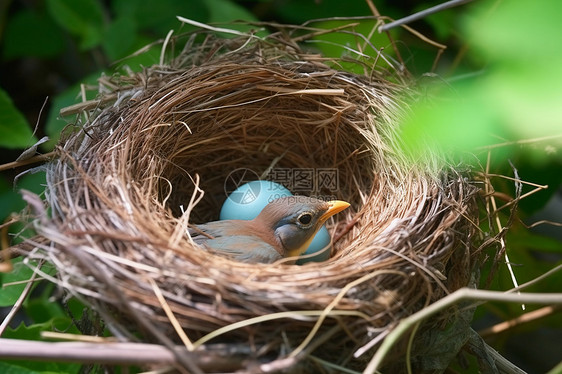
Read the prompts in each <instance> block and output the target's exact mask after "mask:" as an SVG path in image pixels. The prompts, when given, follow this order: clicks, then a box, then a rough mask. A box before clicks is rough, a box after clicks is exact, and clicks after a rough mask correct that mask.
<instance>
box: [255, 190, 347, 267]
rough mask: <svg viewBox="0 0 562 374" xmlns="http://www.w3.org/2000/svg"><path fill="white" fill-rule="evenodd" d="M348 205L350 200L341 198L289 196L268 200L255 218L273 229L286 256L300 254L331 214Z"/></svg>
mask: <svg viewBox="0 0 562 374" xmlns="http://www.w3.org/2000/svg"><path fill="white" fill-rule="evenodd" d="M348 206H349V203H346V202H345V201H340V200H332V201H323V200H319V199H315V198H312V197H306V196H287V197H281V198H279V199H276V200H274V201H272V202H271V203H269V204H268V205H267V206H266V207H265V208H263V210H262V211H261V213H260V214H259V215H258V216H257V217H256V218H255V220H256V221H260V223H261V224H264V225H266V226H267V227H270V228H271V229H273V231H274V235H275V237H276V239H277V240H278V241H279V242H280V243H281V245H282V246H283V248H284V249H285V254H284V256H285V257H292V256H299V255H301V254H302V253H304V252H305V251H306V249H307V248H308V246H309V244H310V242H311V241H312V239H313V238H314V235H315V234H316V232H318V230H319V229H320V228H321V227H322V225H323V224H324V223H325V222H326V221H327V220H328V218H330V217H331V216H333V215H334V214H336V213H338V212H341V211H342V210H344V209H345V208H347V207H348Z"/></svg>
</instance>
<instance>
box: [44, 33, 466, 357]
mask: <svg viewBox="0 0 562 374" xmlns="http://www.w3.org/2000/svg"><path fill="white" fill-rule="evenodd" d="M190 48H191V51H190V52H188V53H183V54H182V55H181V56H180V58H176V59H175V60H173V61H172V62H171V63H170V64H168V65H166V66H160V65H158V66H153V67H151V68H147V69H145V70H144V71H143V72H142V73H139V74H131V75H129V76H115V77H111V78H108V79H107V80H106V82H113V83H114V86H112V87H114V88H113V90H112V92H109V93H107V92H106V93H104V94H103V95H102V96H101V97H102V99H103V97H106V98H108V97H109V98H111V100H105V101H104V100H102V99H100V101H99V102H103V103H104V104H103V105H100V106H98V107H97V108H95V109H94V110H89V111H87V114H88V116H87V117H84V118H86V119H85V120H83V121H81V122H82V123H79V124H78V125H77V126H76V127H75V129H74V131H70V133H68V134H66V135H65V136H64V137H63V139H62V140H61V142H60V144H59V146H58V148H57V154H58V157H57V158H56V159H55V160H54V161H52V162H51V163H49V164H48V165H47V192H46V201H47V203H48V206H49V207H50V209H51V211H52V218H50V219H49V220H48V221H40V222H38V223H37V230H38V231H39V232H40V233H41V234H42V235H43V236H45V237H46V238H48V239H49V240H50V241H51V243H52V245H50V246H47V247H45V248H43V252H44V251H45V250H46V251H47V252H48V258H49V259H50V261H51V262H52V263H54V264H55V265H56V266H57V268H58V271H59V279H61V284H64V286H65V287H66V288H67V289H69V291H70V292H71V293H72V294H74V295H77V296H79V297H81V298H82V299H84V300H86V301H87V302H89V303H90V304H91V305H94V306H96V307H97V308H98V309H99V310H100V311H102V313H104V315H105V317H106V321H107V322H108V324H109V325H110V328H112V329H113V330H112V331H113V332H114V333H115V334H117V335H120V336H127V334H126V332H125V331H131V330H133V331H134V330H135V329H137V330H141V331H144V332H146V331H145V327H146V321H148V323H150V324H152V325H155V326H158V328H159V329H161V330H162V331H167V332H168V335H169V336H174V335H175V332H174V328H173V327H172V325H171V324H170V320H169V316H168V315H166V313H165V312H164V308H163V306H162V300H161V299H160V298H159V297H158V295H157V294H158V292H161V293H162V295H163V297H164V299H165V300H166V303H167V304H168V305H169V307H170V308H171V311H172V312H173V315H174V317H175V318H176V319H177V321H178V322H179V325H181V327H182V328H183V331H184V332H185V334H186V335H187V337H188V338H189V339H190V340H191V341H192V342H196V345H197V340H198V339H201V338H204V339H205V337H208V336H209V335H207V334H209V333H212V332H214V331H217V329H219V328H222V327H224V326H229V325H231V324H233V323H235V322H240V321H249V320H250V319H252V318H259V317H260V316H268V315H270V316H272V317H271V318H270V320H269V321H268V320H267V319H264V320H259V319H257V320H252V322H251V323H248V324H247V325H245V326H243V327H240V328H235V329H234V328H233V329H232V331H230V332H228V333H225V334H217V336H216V337H214V338H213V339H210V342H211V343H215V342H217V343H218V342H220V343H228V344H234V345H237V344H239V345H243V346H246V347H248V346H249V347H253V348H252V349H250V351H251V353H250V355H251V356H252V357H257V358H261V359H264V358H265V357H270V358H271V357H273V358H277V357H279V356H283V355H284V354H288V353H289V352H291V351H293V350H294V349H295V348H296V347H297V346H299V345H300V344H301V343H302V342H303V341H304V340H305V338H306V337H307V336H309V334H310V333H311V331H312V329H313V327H314V326H315V325H316V324H318V326H319V327H320V328H319V329H318V330H317V331H316V332H315V333H314V334H313V336H312V335H311V337H312V338H313V339H312V340H311V341H312V342H313V343H312V345H311V344H309V345H307V348H310V349H309V351H308V353H314V354H316V355H318V356H320V357H323V358H324V359H329V360H330V361H332V362H333V363H334V364H337V365H346V366H347V367H350V366H355V367H362V365H364V356H362V357H360V358H359V359H357V358H355V357H354V353H355V352H357V350H358V349H360V348H361V347H364V346H365V345H366V344H369V342H371V341H373V339H376V338H377V336H379V335H381V334H384V333H385V331H387V330H388V329H390V328H392V327H393V326H395V323H396V321H398V320H399V319H400V318H403V317H404V316H407V315H409V314H411V313H413V312H415V311H417V310H419V309H421V308H422V307H423V306H424V305H427V304H428V303H430V302H432V301H434V300H436V299H438V298H440V297H443V296H444V295H446V294H447V293H448V292H451V291H454V290H455V289H458V288H460V287H462V286H466V285H467V284H468V283H469V279H470V273H471V262H472V260H473V259H472V257H471V253H472V251H473V249H472V248H473V247H472V245H471V243H472V241H473V237H472V236H473V234H474V227H473V223H472V222H471V221H472V220H475V218H474V216H475V209H474V188H473V187H472V186H471V185H470V184H469V183H468V182H466V180H465V178H464V177H463V176H462V175H461V174H460V173H458V172H456V171H455V170H453V169H452V168H450V167H449V166H446V165H445V163H440V162H438V161H435V160H434V159H432V160H428V161H427V162H425V161H424V162H420V163H419V164H416V165H413V164H412V163H410V162H407V157H406V156H404V155H403V154H402V153H401V151H400V147H399V143H400V142H399V135H398V128H397V125H398V123H399V120H400V117H401V115H403V113H404V111H405V109H407V108H406V107H407V104H406V101H405V100H404V97H405V96H408V95H410V88H408V85H407V84H405V83H400V82H399V81H396V80H395V81H394V83H393V82H391V81H390V80H389V79H386V78H385V77H384V76H383V75H382V74H379V73H377V71H376V69H375V68H373V67H372V66H371V67H369V69H372V71H370V73H369V74H352V73H349V72H345V71H341V70H338V69H337V66H338V65H337V63H332V62H333V61H331V60H327V59H325V58H323V57H322V56H319V55H318V54H311V53H309V52H304V51H302V50H300V49H299V48H298V47H297V46H295V45H294V44H293V43H273V42H271V40H262V39H257V38H255V39H251V40H244V41H241V42H240V43H235V42H233V41H232V40H228V41H224V40H221V39H212V38H211V39H208V40H207V41H206V42H205V43H203V44H202V45H201V46H199V47H197V48H195V47H193V45H190ZM106 87H107V85H106ZM435 165H438V166H437V167H436V166H435ZM240 169H243V170H251V171H252V172H254V173H255V174H256V175H258V176H260V177H261V178H271V179H275V173H276V172H278V171H279V170H282V171H283V172H287V171H289V172H290V173H293V174H292V175H293V177H294V174H296V173H297V172H299V173H302V174H303V175H307V174H306V173H311V172H312V173H313V174H314V175H315V177H316V179H315V180H314V183H313V184H312V185H308V187H306V188H303V189H301V190H300V192H299V191H297V192H298V193H302V194H307V195H315V196H320V197H323V196H330V197H336V198H338V199H342V200H346V201H348V202H350V203H351V204H352V206H351V208H350V209H348V210H347V211H345V212H343V213H340V214H338V215H337V216H336V217H334V218H333V219H332V220H331V221H330V222H329V224H328V229H329V231H330V232H331V234H332V236H333V238H334V246H333V250H332V256H331V258H330V260H328V261H326V262H323V263H308V264H306V265H302V266H297V265H288V264H244V263H238V262H235V261H232V260H229V259H226V258H223V257H219V256H215V255H212V254H209V253H207V252H205V251H204V250H202V249H200V248H198V247H196V246H194V244H192V242H191V241H190V238H189V236H188V235H187V233H186V231H187V225H188V224H189V223H191V222H195V223H199V222H205V221H209V220H214V219H217V218H218V212H219V210H220V206H221V204H222V203H223V202H224V200H225V199H226V193H225V190H228V186H227V187H225V183H226V184H228V180H229V178H230V177H231V176H232V173H233V172H234V171H237V170H240ZM323 170H324V171H325V170H328V171H331V173H332V174H331V175H332V176H334V175H335V177H336V179H335V180H334V179H331V180H330V183H329V184H322V183H320V182H319V177H318V174H317V173H318V171H323ZM334 172H335V173H334ZM315 173H316V174H315ZM285 175H286V174H285ZM277 177H279V176H277ZM225 181H226V182H225ZM292 181H293V182H295V179H292ZM281 182H283V181H281ZM295 183H297V182H295ZM334 183H335V184H334ZM289 187H291V186H289ZM292 187H295V186H294V185H293V186H292ZM226 192H227V191H226ZM108 306H110V307H112V308H113V309H114V310H119V313H107V312H103V310H104V308H106V307H108ZM303 311H304V312H303ZM280 312H294V313H293V314H291V315H287V314H285V315H281V314H278V315H276V314H275V313H280ZM307 313H308V314H307ZM139 318H142V319H143V320H145V324H144V325H142V324H139V323H138V321H139ZM319 319H320V320H321V323H319V322H318V321H319ZM131 321H135V322H133V323H131ZM135 326H136V327H135ZM143 326H144V327H143ZM147 336H148V339H154V336H151V335H150V332H147ZM381 336H382V335H381ZM174 340H177V341H179V338H178V339H175V338H174ZM199 342H202V343H201V345H204V342H203V341H199ZM314 342H316V347H318V346H320V344H321V346H322V349H321V350H319V351H318V350H316V351H314V350H312V348H311V347H313V346H314ZM373 346H376V345H374V344H373Z"/></svg>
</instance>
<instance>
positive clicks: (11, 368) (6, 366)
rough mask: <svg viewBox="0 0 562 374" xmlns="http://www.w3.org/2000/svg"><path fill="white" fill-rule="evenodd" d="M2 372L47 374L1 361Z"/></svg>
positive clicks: (0, 369)
mask: <svg viewBox="0 0 562 374" xmlns="http://www.w3.org/2000/svg"><path fill="white" fill-rule="evenodd" d="M0 372H1V373H4V374H47V373H49V372H46V371H35V370H31V369H28V368H26V367H23V366H19V365H16V363H13V362H11V363H8V362H1V361H0Z"/></svg>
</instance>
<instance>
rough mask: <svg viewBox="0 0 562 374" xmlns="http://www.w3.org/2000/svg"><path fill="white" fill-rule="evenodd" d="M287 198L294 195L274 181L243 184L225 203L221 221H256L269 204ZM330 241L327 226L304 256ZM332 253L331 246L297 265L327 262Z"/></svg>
mask: <svg viewBox="0 0 562 374" xmlns="http://www.w3.org/2000/svg"><path fill="white" fill-rule="evenodd" d="M285 196H293V194H292V193H291V191H289V190H288V189H287V188H285V187H284V186H283V185H281V184H279V183H275V182H273V181H262V180H260V181H252V182H249V183H246V184H243V185H241V186H240V187H238V188H237V189H236V190H234V191H233V192H232V193H231V194H230V195H229V196H228V198H227V199H226V201H225V202H224V204H223V206H222V208H221V212H220V219H221V220H227V219H243V220H251V219H254V218H256V217H257V215H258V214H259V213H260V212H261V211H262V209H263V208H265V206H266V205H267V204H269V203H270V202H272V201H273V200H275V199H278V198H280V197H285ZM330 241H331V238H330V234H329V233H328V230H327V229H326V227H325V226H322V228H321V229H320V230H318V232H317V233H316V236H315V237H314V239H312V242H311V243H310V245H309V246H308V249H307V250H306V252H305V253H304V254H307V255H308V254H312V253H316V252H318V251H321V250H322V249H323V248H324V247H325V246H327V245H329V244H330ZM330 251H331V246H330V248H328V249H326V250H325V251H324V252H322V253H320V254H319V255H317V256H314V257H311V258H307V259H302V260H298V261H297V264H299V265H301V264H303V263H306V262H322V261H326V260H327V259H329V258H330Z"/></svg>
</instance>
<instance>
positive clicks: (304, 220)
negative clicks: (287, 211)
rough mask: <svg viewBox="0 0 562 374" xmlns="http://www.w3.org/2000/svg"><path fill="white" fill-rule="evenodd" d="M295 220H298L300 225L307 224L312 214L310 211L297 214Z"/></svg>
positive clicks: (310, 220)
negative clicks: (297, 216)
mask: <svg viewBox="0 0 562 374" xmlns="http://www.w3.org/2000/svg"><path fill="white" fill-rule="evenodd" d="M297 220H298V221H299V223H300V224H301V225H305V226H306V225H308V224H310V222H312V214H310V213H303V214H301V215H300V216H299V218H297Z"/></svg>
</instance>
